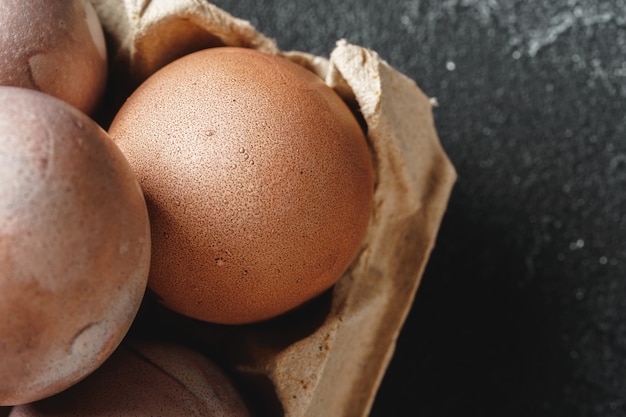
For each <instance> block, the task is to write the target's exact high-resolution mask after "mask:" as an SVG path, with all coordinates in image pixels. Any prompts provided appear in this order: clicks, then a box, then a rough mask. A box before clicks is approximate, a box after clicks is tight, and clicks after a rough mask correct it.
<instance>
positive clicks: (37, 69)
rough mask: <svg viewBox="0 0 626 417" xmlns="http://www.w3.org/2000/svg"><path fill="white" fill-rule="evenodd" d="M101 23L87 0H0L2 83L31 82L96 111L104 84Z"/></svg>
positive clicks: (33, 86)
mask: <svg viewBox="0 0 626 417" xmlns="http://www.w3.org/2000/svg"><path fill="white" fill-rule="evenodd" d="M106 79H107V53H106V44H105V38H104V34H103V31H102V27H101V25H100V22H99V20H98V16H97V15H96V12H95V10H94V9H93V6H92V5H91V3H90V2H89V1H87V0H65V1H49V0H28V1H21V0H0V85H8V86H16V87H24V88H31V89H35V90H40V91H43V92H44V93H47V94H50V95H53V96H55V97H58V98H60V99H62V100H64V101H66V102H68V103H70V104H71V105H73V106H75V107H77V108H78V109H80V110H82V111H83V112H85V113H92V112H93V111H94V110H95V109H96V107H97V105H98V103H99V101H100V99H101V97H102V95H103V93H104V90H105V87H106Z"/></svg>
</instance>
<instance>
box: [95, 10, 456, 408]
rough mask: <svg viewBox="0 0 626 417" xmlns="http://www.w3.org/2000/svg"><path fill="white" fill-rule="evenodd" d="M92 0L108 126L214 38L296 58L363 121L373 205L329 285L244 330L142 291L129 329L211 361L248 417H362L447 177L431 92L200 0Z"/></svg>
mask: <svg viewBox="0 0 626 417" xmlns="http://www.w3.org/2000/svg"><path fill="white" fill-rule="evenodd" d="M92 3H93V5H94V7H95V9H96V11H97V13H98V15H99V17H100V19H101V22H102V24H103V27H104V31H105V34H106V37H107V42H108V47H109V52H110V57H111V71H110V74H111V82H110V83H109V91H108V92H107V99H106V100H107V102H106V103H107V105H106V106H104V107H103V112H101V114H100V115H99V117H100V120H99V121H100V122H101V124H103V125H105V127H106V124H107V121H108V120H110V117H111V116H112V115H113V114H114V113H115V111H116V110H117V109H118V108H119V106H120V105H121V103H122V102H123V100H124V98H125V97H127V96H128V95H129V94H130V92H131V91H132V90H133V89H134V88H135V87H136V86H138V85H139V84H140V83H141V82H142V81H144V80H145V79H146V78H148V77H149V76H150V75H151V74H153V73H154V72H156V71H157V70H158V69H159V68H161V67H163V66H164V65H166V64H168V63H169V62H171V61H173V60H175V59H177V58H179V57H181V56H183V55H185V54H188V53H191V52H194V51H197V50H200V49H204V48H211V47H219V46H239V47H246V48H253V49H257V50H259V51H262V52H265V53H268V54H274V55H279V56H283V57H285V58H287V59H289V60H291V61H293V62H295V63H297V64H299V65H302V66H303V67H305V68H307V69H308V70H310V71H312V72H313V73H315V74H317V75H318V76H319V77H320V78H321V79H323V80H324V81H325V82H326V83H327V84H328V85H329V86H330V87H332V88H333V89H334V90H335V91H336V92H337V93H338V94H339V95H340V96H341V97H342V98H343V99H344V100H345V101H346V102H347V103H348V104H349V105H350V106H351V108H352V109H353V110H354V111H355V113H356V114H357V115H358V117H360V118H362V120H363V121H364V123H365V130H366V136H367V139H368V141H369V145H370V149H371V152H372V154H373V157H374V158H373V159H374V161H375V174H376V184H375V193H374V199H375V203H374V210H373V212H372V214H371V219H370V223H369V227H368V231H367V236H366V238H365V241H364V244H363V247H362V250H361V251H360V253H359V255H358V257H357V258H356V259H355V261H354V262H353V264H352V265H351V267H350V268H349V269H348V271H346V273H345V274H344V275H343V276H342V278H341V279H340V280H339V281H338V282H337V284H336V285H335V286H334V287H333V288H332V289H331V290H329V291H328V292H327V293H325V294H324V295H322V296H321V297H319V298H318V299H316V300H313V301H312V302H311V303H309V304H307V305H305V306H303V307H302V308H300V309H298V310H296V311H294V312H292V313H288V314H285V315H284V316H281V317H278V318H276V319H273V320H269V321H267V322H263V323H258V324H252V325H243V326H224V325H212V324H209V323H202V322H198V321H195V320H191V319H185V318H183V317H178V316H177V315H175V314H174V313H169V312H167V311H165V310H164V309H159V307H158V306H155V305H150V302H149V301H150V300H149V297H148V300H147V301H146V304H147V305H145V306H144V307H142V312H140V315H139V317H138V319H137V323H136V325H135V329H137V328H142V327H143V328H144V329H152V331H153V333H155V332H156V333H159V332H161V333H162V334H163V335H164V337H170V338H179V339H180V340H183V341H185V343H191V344H193V345H194V346H196V347H197V348H199V349H200V350H202V351H203V352H206V353H207V355H211V356H212V357H213V358H215V359H216V360H217V361H218V363H219V364H220V365H221V366H222V367H223V368H224V369H225V370H226V371H227V372H229V373H230V374H231V375H232V376H233V379H234V380H235V381H236V382H237V384H238V386H239V387H240V388H241V389H242V392H243V394H244V396H245V397H246V398H247V400H248V401H249V403H250V405H251V408H252V411H253V413H254V414H258V415H264V416H286V417H317V416H337V417H348V416H350V417H357V416H358V417H361V416H366V415H368V414H369V412H370V409H371V406H372V403H373V401H374V397H375V395H376V391H377V390H378V387H379V385H380V383H381V380H382V378H383V375H384V373H385V371H386V369H387V366H388V364H389V361H390V359H391V357H392V355H393V352H394V348H395V344H396V339H397V337H398V334H399V332H400V330H401V328H402V325H403V323H404V321H405V319H406V316H407V314H408V311H409V309H410V308H411V305H412V303H413V300H414V296H415V292H416V290H417V288H418V285H419V282H420V279H421V276H422V274H423V271H424V267H425V265H426V262H427V260H428V257H429V255H430V252H431V251H432V249H433V245H434V243H435V238H436V235H437V232H438V229H439V225H440V222H441V220H442V217H443V214H444V211H445V209H446V205H447V202H448V198H449V194H450V192H451V189H452V187H453V184H454V182H455V180H456V172H455V170H454V167H453V166H452V164H451V163H450V161H449V159H448V157H447V156H446V153H445V151H444V150H443V148H442V146H441V144H440V142H439V138H438V136H437V133H436V130H435V126H434V121H433V116H432V104H433V103H432V100H431V99H429V97H427V96H426V95H425V94H424V93H423V92H422V91H421V90H420V89H419V87H418V86H417V85H416V84H415V82H414V81H413V80H411V79H410V78H408V77H406V76H405V75H403V74H401V73H400V72H398V71H397V70H395V69H394V68H392V67H391V66H390V65H389V64H388V63H387V62H385V61H384V60H383V59H381V57H380V56H379V55H378V54H377V53H376V52H375V51H372V50H370V49H367V48H364V47H361V46H358V45H353V44H350V43H348V42H347V41H345V40H339V41H338V42H337V44H336V47H335V49H334V50H333V51H332V53H331V54H330V56H329V57H328V58H326V57H320V56H315V55H312V54H310V53H307V52H302V51H281V50H279V48H278V47H277V44H276V42H275V41H274V40H273V39H271V38H269V37H267V36H265V35H263V34H262V33H260V32H259V31H257V30H256V29H255V28H254V27H253V26H252V25H251V24H250V23H249V22H248V21H245V20H242V19H239V18H236V17H234V16H232V15H231V14H229V13H228V12H226V11H224V10H221V9H220V8H218V7H216V6H215V5H213V4H211V3H208V2H205V1H200V0H179V1H176V2H172V1H169V0H152V1H150V0H92ZM107 113H108V114H107ZM135 331H136V332H137V333H140V334H141V333H142V330H141V329H140V330H135ZM143 331H144V332H147V333H150V331H146V330H143Z"/></svg>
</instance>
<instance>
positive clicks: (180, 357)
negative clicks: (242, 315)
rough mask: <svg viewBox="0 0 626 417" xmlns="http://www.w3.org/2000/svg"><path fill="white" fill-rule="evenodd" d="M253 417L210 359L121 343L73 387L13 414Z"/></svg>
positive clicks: (172, 348) (178, 349)
mask: <svg viewBox="0 0 626 417" xmlns="http://www.w3.org/2000/svg"><path fill="white" fill-rule="evenodd" d="M53 416H55V417H56V416H63V417H85V416H89V417H153V416H164V417H165V416H172V417H174V416H181V417H183V416H184V417H249V416H250V414H249V412H248V409H247V407H246V405H245V403H244V400H243V399H242V397H241V395H240V394H239V393H238V391H237V390H236V387H235V386H234V385H233V383H232V381H231V380H230V379H229V378H228V377H227V376H226V374H225V373H224V372H223V371H222V370H221V369H220V368H219V367H218V366H217V365H216V364H215V363H214V362H213V361H211V360H210V359H208V358H206V357H205V356H203V355H201V354H200V353H198V352H195V351H193V350H190V349H188V348H185V347H182V346H177V345H173V344H168V343H163V342H153V341H140V342H138V341H133V342H132V343H124V344H122V345H121V346H120V347H119V348H118V349H117V350H116V351H115V352H114V353H113V355H112V356H111V357H110V358H109V359H108V360H107V361H106V362H105V363H104V364H103V365H102V366H101V367H100V368H99V369H97V370H96V371H95V372H94V373H93V374H92V375H90V376H89V377H87V378H86V379H85V380H84V381H82V382H80V383H78V384H76V385H75V386H73V387H71V388H70V389H68V390H66V391H64V392H62V393H60V394H58V395H55V396H53V397H51V398H47V399H45V400H42V401H38V402H35V403H32V404H26V405H21V406H18V407H14V408H13V411H12V412H11V414H10V417H53Z"/></svg>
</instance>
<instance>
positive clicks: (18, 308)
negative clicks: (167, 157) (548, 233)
mask: <svg viewBox="0 0 626 417" xmlns="http://www.w3.org/2000/svg"><path fill="white" fill-rule="evenodd" d="M149 264H150V227H149V222H148V213H147V208H146V205H145V201H144V199H143V195H142V192H141V189H140V188H139V184H138V182H137V180H136V178H135V177H134V174H133V172H132V171H131V169H130V166H129V164H128V162H127V161H126V159H125V158H124V156H123V154H122V153H121V152H120V151H119V149H118V148H117V147H116V146H115V144H114V143H113V142H112V141H111V139H110V138H109V137H108V135H107V134H106V132H105V131H104V130H102V129H101V128H100V127H99V126H98V125H96V124H95V123H94V122H93V121H92V120H91V119H89V118H88V117H87V116H85V115H84V114H83V113H81V112H79V111H78V110H76V109H75V108H74V107H71V106H70V105H68V104H67V103H64V102H62V101H61V100H58V99H56V98H53V97H51V96H48V95H46V94H43V93H40V92H37V91H33V90H28V89H23V88H17V87H6V86H3V87H0V317H2V320H0V375H1V376H2V378H0V405H15V404H20V403H25V402H29V401H34V400H37V399H40V398H43V397H46V396H49V395H52V394H55V393H57V392H59V391H61V390H63V389H65V388H67V387H69V386H70V385H72V384H74V383H75V382H77V381H78V380H80V379H82V378H84V377H85V376H86V375H87V374H88V373H90V372H92V371H93V370H94V369H96V368H97V367H98V366H99V365H100V364H101V363H102V362H103V361H104V360H105V359H106V358H107V357H108V356H109V355H110V354H111V353H112V351H113V350H114V349H115V347H116V346H117V345H118V344H119V343H120V341H121V340H122V338H123V336H124V335H125V334H126V332H127V331H128V329H129V327H130V325H131V322H132V320H133V319H134V317H135V315H136V313H137V310H138V308H139V304H140V303H141V300H142V297H143V294H144V292H145V288H146V283H147V278H148V268H149Z"/></svg>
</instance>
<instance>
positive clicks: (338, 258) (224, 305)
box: [109, 47, 373, 324]
mask: <svg viewBox="0 0 626 417" xmlns="http://www.w3.org/2000/svg"><path fill="white" fill-rule="evenodd" d="M109 133H110V135H111V137H112V138H113V139H114V141H115V142H116V143H117V144H118V146H119V147H120V148H121V149H122V151H123V152H124V153H125V155H126V156H127V158H128V160H129V161H130V163H131V165H132V167H133V169H134V171H135V173H136V175H137V177H138V178H139V180H140V183H141V185H142V188H143V189H144V192H145V195H146V201H147V204H148V210H149V213H150V218H151V222H152V234H153V235H152V237H153V258H152V266H151V273H150V279H149V284H148V285H149V287H150V288H151V289H152V290H153V291H154V292H155V293H156V294H157V295H158V296H159V297H160V298H161V300H162V302H163V303H164V304H165V305H166V306H167V307H169V308H171V309H173V310H175V311H177V312H179V313H182V314H185V315H188V316H191V317H194V318H197V319H201V320H205V321H209V322H216V323H228V324H237V323H250V322H255V321H260V320H264V319H268V318H271V317H275V316H277V315H279V314H282V313H284V312H286V311H289V310H290V309H293V308H295V307H297V306H299V305H301V304H303V303H304V302H306V301H308V300H310V299H312V298H313V297H315V296H317V295H319V294H321V293H322V292H324V291H325V290H327V289H328V288H329V287H331V286H332V285H333V284H334V283H335V282H336V281H337V280H338V279H339V278H340V277H341V275H342V274H343V273H344V272H345V271H346V269H347V268H348V267H349V265H350V263H351V262H352V261H353V259H354V258H355V256H356V255H357V252H358V251H359V249H360V247H361V244H362V241H363V238H364V235H365V232H366V229H367V225H368V222H369V219H370V213H371V210H372V200H373V168H372V157H371V154H370V151H369V147H368V143H367V141H366V138H365V136H364V133H363V131H362V129H361V127H360V125H359V123H358V122H357V120H356V118H355V116H354V115H353V114H352V112H351V111H350V110H349V108H348V106H347V105H346V104H345V103H344V102H343V101H342V99H341V98H340V97H339V96H338V95H337V94H336V93H335V92H334V91H333V90H332V89H331V88H329V87H328V86H327V85H326V84H325V83H324V82H323V81H322V80H321V79H320V78H319V77H317V76H316V75H314V74H313V73H311V72H309V71H308V70H306V69H304V68H303V67H301V66H299V65H297V64H295V63H292V62H290V61H288V60H286V59H284V58H281V57H277V56H270V55H266V54H264V53H261V52H257V51H254V50H251V49H245V48H236V47H220V48H212V49H207V50H204V51H200V52H196V53H193V54H191V55H187V56H185V57H183V58H181V59H179V60H177V61H175V62H173V63H171V64H169V65H168V66H166V67H164V68H163V69H161V70H160V71H158V72H157V73H156V74H154V75H153V76H152V77H150V78H149V79H148V80H147V81H146V82H145V83H144V84H142V85H141V86H140V87H139V89H138V90H136V91H135V92H134V93H133V94H132V95H131V97H130V98H129V99H128V100H127V102H126V103H125V105H124V106H123V107H122V108H121V109H120V111H119V113H118V114H117V116H116V118H115V119H114V121H113V123H112V125H111V127H110V130H109Z"/></svg>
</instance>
